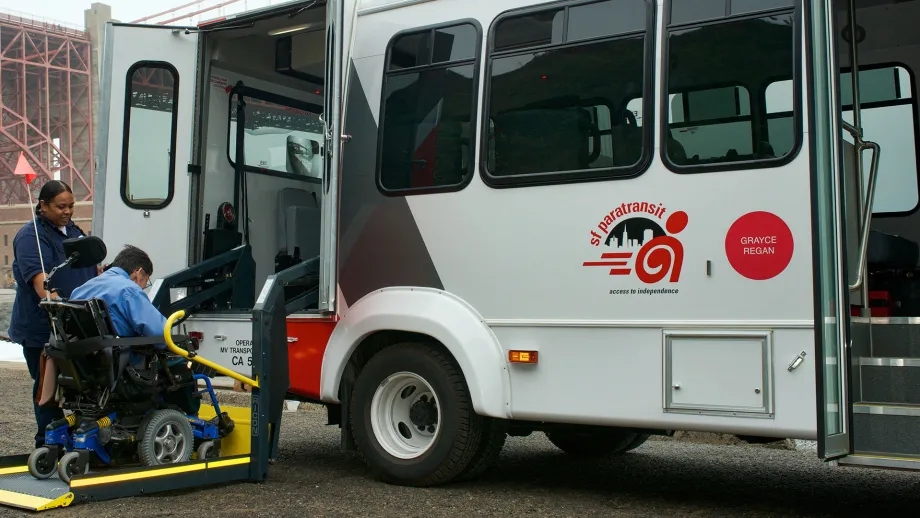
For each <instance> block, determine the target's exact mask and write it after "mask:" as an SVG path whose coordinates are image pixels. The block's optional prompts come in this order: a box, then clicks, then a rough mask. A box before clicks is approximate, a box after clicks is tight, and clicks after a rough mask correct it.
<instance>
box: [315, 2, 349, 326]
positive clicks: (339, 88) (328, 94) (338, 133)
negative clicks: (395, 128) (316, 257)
mask: <svg viewBox="0 0 920 518" xmlns="http://www.w3.org/2000/svg"><path fill="white" fill-rule="evenodd" d="M344 11H345V5H344V1H343V0H329V2H327V4H326V85H325V89H324V92H323V111H324V113H323V117H322V120H323V133H324V140H325V149H326V152H325V155H324V161H325V168H324V169H325V171H326V174H325V175H324V177H323V196H322V231H321V237H320V239H321V243H320V258H321V260H320V274H319V278H320V287H319V288H320V289H319V310H320V311H321V312H324V313H334V312H335V310H336V290H337V287H338V280H337V265H338V223H339V173H340V172H341V168H342V145H343V143H344V141H345V140H346V137H344V136H343V135H342V129H343V124H342V120H343V112H344V99H345V95H344V94H345V92H344V91H343V90H344V80H343V79H344V77H345V74H344V52H343V42H342V40H343V39H344V36H345V31H344V29H345V22H344V18H345V17H344ZM351 30H355V27H352V28H351Z"/></svg>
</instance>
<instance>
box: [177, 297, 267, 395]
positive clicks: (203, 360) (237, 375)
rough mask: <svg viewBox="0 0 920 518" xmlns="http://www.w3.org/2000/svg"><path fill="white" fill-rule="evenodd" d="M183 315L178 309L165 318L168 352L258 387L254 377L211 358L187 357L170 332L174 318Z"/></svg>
mask: <svg viewBox="0 0 920 518" xmlns="http://www.w3.org/2000/svg"><path fill="white" fill-rule="evenodd" d="M184 316H185V311H182V310H179V311H176V312H175V313H173V314H172V315H169V318H167V319H166V328H165V329H163V339H164V340H165V341H166V347H167V348H168V349H169V350H170V352H172V353H173V354H178V355H179V356H181V357H183V358H185V359H186V360H191V361H193V362H198V363H200V364H202V365H204V366H206V367H210V368H212V369H214V370H215V371H217V372H219V373H220V374H223V375H224V376H229V377H231V378H233V379H235V380H237V381H239V382H242V383H245V384H247V385H249V386H251V387H253V388H259V382H258V381H256V380H254V379H250V378H247V377H246V376H243V375H242V374H240V373H238V372H235V371H232V370H230V369H228V368H226V367H223V366H221V365H218V364H216V363H214V362H212V361H211V360H208V359H206V358H202V357H201V356H199V355H197V354H196V355H195V356H192V357H191V358H189V354H188V351H186V350H185V349H182V348H181V347H179V346H177V345H176V343H175V342H173V339H172V332H171V331H172V328H173V326H174V325H175V324H174V322H175V321H176V320H179V319H180V318H182V317H184Z"/></svg>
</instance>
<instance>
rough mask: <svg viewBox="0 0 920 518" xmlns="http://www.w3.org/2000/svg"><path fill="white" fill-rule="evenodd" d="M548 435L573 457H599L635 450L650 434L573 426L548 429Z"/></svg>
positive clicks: (551, 440) (558, 446) (622, 429)
mask: <svg viewBox="0 0 920 518" xmlns="http://www.w3.org/2000/svg"><path fill="white" fill-rule="evenodd" d="M546 437H547V438H548V439H549V441H550V442H551V443H553V445H554V446H555V447H557V448H559V449H560V450H562V451H564V452H566V453H568V454H569V455H571V456H573V457H578V458H599V457H606V456H609V455H616V454H617V453H625V452H627V451H631V450H634V449H636V448H638V447H639V446H641V445H642V444H643V443H644V442H645V441H646V440H647V439H648V437H649V436H648V435H645V434H640V433H636V432H632V431H630V430H629V429H625V428H607V427H598V426H573V427H566V428H557V429H555V430H551V431H547V432H546Z"/></svg>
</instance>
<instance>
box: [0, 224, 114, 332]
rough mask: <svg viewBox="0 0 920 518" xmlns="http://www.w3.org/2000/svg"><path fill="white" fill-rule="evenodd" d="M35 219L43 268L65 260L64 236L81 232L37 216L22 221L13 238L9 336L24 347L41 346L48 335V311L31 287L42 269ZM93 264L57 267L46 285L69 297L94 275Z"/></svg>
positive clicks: (48, 268)
mask: <svg viewBox="0 0 920 518" xmlns="http://www.w3.org/2000/svg"><path fill="white" fill-rule="evenodd" d="M36 220H37V221H38V240H39V242H40V243H41V258H42V259H43V260H44V264H45V268H44V272H45V273H49V272H50V271H51V269H52V268H54V267H55V266H57V265H59V264H62V263H63V262H64V261H66V260H67V257H66V256H65V255H64V240H65V239H70V238H74V237H82V236H83V233H82V232H81V231H80V230H79V229H78V228H77V227H76V225H74V224H73V222H69V223H68V224H67V226H66V227H64V231H65V232H66V235H65V234H64V233H63V232H61V230H60V229H58V228H55V227H54V225H52V224H51V223H50V222H49V221H48V220H46V219H44V218H42V217H41V216H37V217H36V218H35V220H33V221H30V222H28V223H26V224H25V225H23V227H22V228H21V229H19V232H17V233H16V237H14V238H13V278H14V279H15V280H16V299H15V300H14V301H13V311H12V315H11V316H10V328H9V334H10V338H11V339H13V341H14V342H16V343H19V344H22V345H23V346H24V347H43V346H44V345H45V343H46V342H48V338H49V337H50V336H51V323H50V321H49V319H48V314H47V313H46V312H45V310H44V309H42V308H41V306H39V305H38V303H39V302H40V301H41V298H40V297H39V296H38V293H36V292H35V288H34V287H32V278H33V277H35V276H36V275H38V274H40V273H42V262H41V261H39V255H38V250H39V245H38V243H36V242H35V224H34V221H36ZM96 274H97V271H96V267H95V266H91V267H87V268H72V267H70V266H67V267H64V268H61V269H60V270H58V271H57V272H55V274H54V277H52V278H51V283H50V286H49V288H51V289H56V290H57V293H58V295H59V296H61V297H69V296H70V294H71V293H72V291H73V289H74V288H76V287H77V286H80V285H81V284H83V283H84V282H86V281H88V280H90V279H92V278H93V277H96Z"/></svg>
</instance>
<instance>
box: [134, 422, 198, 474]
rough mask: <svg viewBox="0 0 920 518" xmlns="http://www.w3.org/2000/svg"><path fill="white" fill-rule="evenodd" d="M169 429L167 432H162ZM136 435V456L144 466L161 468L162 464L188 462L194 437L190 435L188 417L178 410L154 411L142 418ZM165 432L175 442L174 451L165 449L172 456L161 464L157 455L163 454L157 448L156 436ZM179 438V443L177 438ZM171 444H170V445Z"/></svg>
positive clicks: (190, 426) (161, 449) (190, 429)
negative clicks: (170, 452)
mask: <svg viewBox="0 0 920 518" xmlns="http://www.w3.org/2000/svg"><path fill="white" fill-rule="evenodd" d="M167 427H170V429H169V430H164V429H165V428H167ZM139 431H140V433H139V434H138V444H137V454H138V457H140V461H141V463H143V464H144V465H145V466H161V465H164V464H178V463H180V462H188V460H189V459H190V458H191V456H192V450H193V448H194V442H195V437H194V435H193V434H192V425H191V423H189V422H188V417H186V416H185V414H183V413H182V412H179V411H178V410H172V409H169V410H155V411H154V412H152V413H151V414H150V415H148V416H147V417H145V418H144V421H143V422H142V423H141V427H140V430H139ZM161 432H166V433H167V434H169V435H172V436H173V438H174V440H175V443H174V444H175V449H172V448H169V447H167V450H168V451H172V452H173V453H174V455H170V461H169V462H162V461H161V460H160V459H159V458H158V455H161V454H164V451H163V447H162V446H160V447H159V448H158V444H157V441H156V439H157V435H158V434H160V433H161ZM180 437H181V441H182V442H181V443H179V438H180ZM171 444H173V443H170V445H171Z"/></svg>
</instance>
